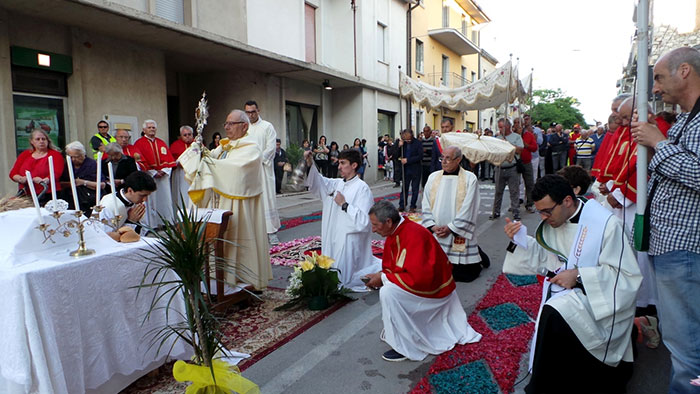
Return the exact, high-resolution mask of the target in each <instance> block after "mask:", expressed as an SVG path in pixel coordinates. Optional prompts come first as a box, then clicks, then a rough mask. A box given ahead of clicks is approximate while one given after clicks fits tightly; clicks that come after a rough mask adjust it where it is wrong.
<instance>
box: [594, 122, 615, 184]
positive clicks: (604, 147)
mask: <svg viewBox="0 0 700 394" xmlns="http://www.w3.org/2000/svg"><path fill="white" fill-rule="evenodd" d="M614 140H615V130H613V131H608V132H607V133H605V137H603V142H602V143H601V144H600V147H599V148H598V150H597V151H596V153H595V160H594V161H593V166H592V167H591V176H592V177H594V178H596V179H597V180H599V181H600V175H601V173H602V167H603V166H604V165H605V164H606V163H607V160H608V153H609V151H610V144H611V143H612V141H614Z"/></svg>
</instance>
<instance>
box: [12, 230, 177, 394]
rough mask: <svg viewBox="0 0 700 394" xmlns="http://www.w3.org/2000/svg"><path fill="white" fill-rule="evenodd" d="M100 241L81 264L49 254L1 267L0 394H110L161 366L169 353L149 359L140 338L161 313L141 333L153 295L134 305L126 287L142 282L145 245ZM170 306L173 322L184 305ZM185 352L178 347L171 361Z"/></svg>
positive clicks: (159, 322)
mask: <svg viewBox="0 0 700 394" xmlns="http://www.w3.org/2000/svg"><path fill="white" fill-rule="evenodd" d="M0 231H1V232H8V231H11V229H7V228H4V229H1V230H0ZM102 235H103V236H104V237H106V235H104V234H102ZM103 241H104V239H100V240H99V241H98V240H95V239H93V240H92V243H91V241H90V240H89V241H88V242H87V246H88V248H95V249H97V254H95V255H92V256H88V257H82V258H78V259H76V258H72V257H69V256H68V254H67V253H66V252H65V251H60V252H57V251H55V250H51V251H47V253H46V254H45V255H44V256H42V258H40V259H37V260H36V261H32V262H29V263H25V264H22V265H14V266H13V264H0V303H1V305H2V307H1V308H0V311H1V312H0V313H2V316H1V317H0V393H11V394H15V393H57V394H78V393H84V392H91V391H95V390H96V391H98V392H106V391H105V390H107V391H110V392H116V391H119V390H120V389H121V388H123V386H125V385H128V384H129V383H130V382H131V381H133V380H135V379H136V378H138V376H140V375H143V374H145V373H147V372H148V369H149V368H153V367H154V366H157V365H158V364H159V363H161V362H163V361H164V358H165V355H166V353H167V349H168V348H169V346H165V347H164V349H165V350H161V353H160V354H156V348H157V346H154V347H153V348H151V349H150V350H148V347H149V343H150V342H149V340H148V339H146V338H145V334H146V333H147V332H148V331H149V330H152V329H153V328H160V327H162V326H163V325H164V323H165V314H164V312H163V311H162V310H161V312H160V313H156V314H154V315H153V316H151V318H150V320H148V321H147V322H146V323H145V324H144V325H143V326H142V325H141V322H142V319H143V316H144V313H145V312H146V311H147V309H148V305H149V303H150V301H151V296H152V294H153V293H152V291H150V290H148V289H146V290H145V291H144V290H142V292H141V294H140V296H139V298H138V300H137V299H136V292H137V290H136V289H130V288H129V287H131V286H135V285H138V284H139V283H140V280H141V278H142V275H143V272H144V268H145V266H146V264H145V262H144V261H139V259H138V256H139V254H140V252H143V251H144V250H145V248H147V247H148V245H147V244H146V242H147V241H146V240H141V241H139V242H137V243H132V244H120V243H117V242H112V243H111V244H110V243H105V242H103ZM150 242H153V241H152V240H151V241H150ZM98 245H99V246H98ZM36 246H37V249H40V248H41V247H42V245H36ZM169 275H174V273H171V274H169ZM170 307H171V308H174V309H175V310H174V311H172V312H171V313H170V323H174V322H175V320H174V319H176V318H179V317H178V315H179V314H178V313H177V312H180V313H183V314H184V302H183V301H182V299H181V298H179V297H176V299H175V301H174V302H173V304H171V305H170ZM173 312H175V313H173ZM188 353H189V351H186V350H185V346H184V345H183V344H182V343H178V344H176V345H175V347H174V349H173V351H172V353H171V357H172V358H187V357H188V356H189V354H188ZM154 362H155V363H154ZM130 375H131V377H130ZM115 377H116V378H117V379H118V380H119V379H121V380H120V382H119V384H118V385H116V386H118V387H115V384H114V379H115ZM120 377H121V378H120ZM125 377H127V378H126V379H125ZM110 380H111V382H110ZM110 383H111V384H110ZM119 385H121V386H119ZM107 386H109V387H110V389H105V387H107Z"/></svg>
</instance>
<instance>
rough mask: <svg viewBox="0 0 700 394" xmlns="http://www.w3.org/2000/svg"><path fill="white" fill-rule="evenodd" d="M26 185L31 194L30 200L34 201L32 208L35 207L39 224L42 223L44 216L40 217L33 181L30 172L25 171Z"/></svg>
mask: <svg viewBox="0 0 700 394" xmlns="http://www.w3.org/2000/svg"><path fill="white" fill-rule="evenodd" d="M25 174H26V175H27V185H29V192H30V193H31V194H32V201H34V208H36V216H37V217H38V218H39V224H44V218H43V217H41V207H40V206H39V199H38V198H36V190H34V181H33V180H32V173H31V172H29V171H27V172H25Z"/></svg>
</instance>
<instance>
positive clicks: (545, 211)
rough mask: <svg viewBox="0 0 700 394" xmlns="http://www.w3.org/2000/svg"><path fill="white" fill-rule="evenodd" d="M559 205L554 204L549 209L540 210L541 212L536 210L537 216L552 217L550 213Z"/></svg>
mask: <svg viewBox="0 0 700 394" xmlns="http://www.w3.org/2000/svg"><path fill="white" fill-rule="evenodd" d="M559 204H561V203H556V204H554V206H553V207H551V208H547V209H541V210H540V209H538V210H537V213H539V214H540V215H542V216H547V217H549V216H552V213H553V212H554V208H556V207H557V205H559Z"/></svg>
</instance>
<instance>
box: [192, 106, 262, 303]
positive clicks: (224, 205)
mask: <svg viewBox="0 0 700 394" xmlns="http://www.w3.org/2000/svg"><path fill="white" fill-rule="evenodd" d="M249 122H250V121H249V119H248V116H246V114H245V112H243V111H241V110H238V109H236V110H233V111H231V113H229V114H228V116H227V117H226V122H225V123H224V129H225V130H226V138H223V139H221V141H220V144H219V146H218V147H217V148H216V149H214V150H212V151H211V152H210V154H209V155H208V157H207V156H202V150H203V146H202V145H201V144H199V143H198V142H194V143H192V145H190V147H189V148H188V149H187V150H186V151H185V152H184V153H183V154H182V155H180V158H179V161H180V164H181V165H182V168H183V169H184V170H185V176H186V178H187V179H189V180H191V181H192V182H191V184H190V188H189V196H190V198H191V199H192V202H193V203H194V204H195V205H196V206H198V207H202V208H215V209H224V210H227V211H231V212H233V215H232V216H231V217H230V219H229V222H228V227H227V229H226V233H224V239H226V240H227V241H229V242H226V244H225V246H224V257H225V259H226V262H227V265H229V267H230V269H229V270H227V272H226V282H228V283H231V284H237V283H247V284H251V285H253V287H255V289H256V290H262V289H264V288H266V287H267V283H268V281H269V280H270V279H272V266H271V265H270V249H269V247H268V242H267V238H266V237H265V235H266V233H265V210H264V208H263V203H262V201H261V199H262V198H263V197H262V196H263V185H262V184H261V182H260V180H261V179H262V157H261V156H262V155H261V154H260V149H259V148H258V146H257V144H256V143H255V140H253V139H252V138H250V137H249V136H248V125H249Z"/></svg>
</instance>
